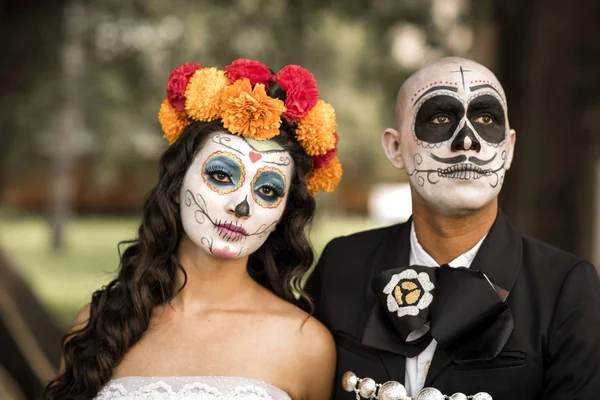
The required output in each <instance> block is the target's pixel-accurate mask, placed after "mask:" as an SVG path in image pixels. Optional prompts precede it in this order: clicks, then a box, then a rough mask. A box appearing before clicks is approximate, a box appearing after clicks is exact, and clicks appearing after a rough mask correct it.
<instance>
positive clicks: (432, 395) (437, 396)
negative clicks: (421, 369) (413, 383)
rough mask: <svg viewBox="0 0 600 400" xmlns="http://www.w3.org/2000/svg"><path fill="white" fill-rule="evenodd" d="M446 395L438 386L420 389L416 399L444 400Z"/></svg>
mask: <svg viewBox="0 0 600 400" xmlns="http://www.w3.org/2000/svg"><path fill="white" fill-rule="evenodd" d="M444 398H445V396H444V395H443V394H442V392H440V391H439V390H437V389H436V388H424V389H421V390H420V391H419V393H418V394H417V397H415V400H444Z"/></svg>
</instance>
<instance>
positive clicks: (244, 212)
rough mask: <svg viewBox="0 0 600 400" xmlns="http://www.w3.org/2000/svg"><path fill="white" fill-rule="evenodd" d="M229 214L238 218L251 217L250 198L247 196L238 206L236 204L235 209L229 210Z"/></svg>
mask: <svg viewBox="0 0 600 400" xmlns="http://www.w3.org/2000/svg"><path fill="white" fill-rule="evenodd" d="M229 212H230V213H232V214H233V215H235V216H236V217H238V218H248V217H250V204H248V196H246V197H245V198H244V200H242V201H241V202H239V203H238V204H234V205H233V207H231V208H230V209H229Z"/></svg>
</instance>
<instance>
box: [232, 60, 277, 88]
mask: <svg viewBox="0 0 600 400" xmlns="http://www.w3.org/2000/svg"><path fill="white" fill-rule="evenodd" d="M225 75H227V77H228V78H229V80H230V81H231V83H234V82H235V81H238V80H240V79H243V78H248V80H249V81H250V85H251V86H254V85H256V84H257V83H262V84H263V85H265V89H268V88H269V85H268V84H267V82H268V81H272V80H273V74H272V73H271V71H269V68H268V67H267V66H266V65H265V64H263V63H261V62H260V61H254V60H248V59H247V58H240V59H237V60H235V61H234V62H232V63H231V65H229V66H227V67H225Z"/></svg>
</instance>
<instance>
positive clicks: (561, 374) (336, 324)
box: [308, 213, 600, 400]
mask: <svg viewBox="0 0 600 400" xmlns="http://www.w3.org/2000/svg"><path fill="white" fill-rule="evenodd" d="M410 224H411V222H410V221H409V222H407V223H404V224H399V225H394V226H391V227H387V228H382V229H376V230H371V231H366V232H360V233H357V234H354V235H351V236H347V237H341V238H336V239H334V240H332V241H331V242H330V243H329V244H328V245H327V246H326V248H325V250H324V251H323V254H322V256H321V259H320V260H319V263H318V265H317V267H316V270H315V272H314V274H313V276H312V277H311V280H310V281H309V284H308V292H309V294H310V295H311V296H312V298H313V299H314V301H315V305H316V312H315V316H316V317H317V318H318V319H319V320H320V321H321V322H323V323H324V324H325V325H326V326H327V327H328V328H329V330H330V331H331V332H332V334H333V335H334V338H335V340H336V344H337V351H338V364H337V372H336V384H335V392H334V395H333V398H334V399H339V400H343V399H348V400H349V399H353V398H354V394H353V393H346V392H344V391H343V390H342V389H341V386H340V382H341V376H342V375H343V374H344V373H345V372H346V371H353V372H354V373H356V374H357V375H358V376H359V377H362V378H364V377H370V378H373V379H374V380H375V381H376V382H378V383H383V382H385V381H388V380H396V381H399V382H402V383H403V382H404V374H405V361H406V359H405V358H404V357H403V356H401V355H398V354H396V353H392V352H389V351H384V350H380V349H376V348H373V347H371V346H367V345H365V344H363V340H362V338H363V335H364V333H365V328H366V325H367V320H368V319H369V316H370V314H371V312H372V311H373V309H374V307H377V306H379V305H378V301H377V299H376V297H375V295H374V293H373V292H372V290H371V281H372V279H373V277H374V276H375V275H376V274H377V273H379V272H381V271H383V270H386V269H390V268H398V267H402V266H407V265H408V262H409V254H410V240H409V237H410ZM470 268H471V269H476V270H479V271H481V272H483V273H485V274H486V275H487V276H488V277H489V278H490V280H491V281H492V282H494V283H495V284H497V285H499V286H500V287H502V288H505V289H507V290H509V291H510V294H509V296H508V299H507V305H508V307H509V308H510V312H511V313H512V318H513V320H514V330H513V331H512V334H511V335H510V337H509V338H508V341H507V342H506V344H505V345H504V347H503V348H502V351H501V352H500V353H499V354H498V355H497V356H496V357H495V358H494V359H492V360H490V361H474V362H467V363H465V362H455V361H453V357H452V352H449V351H446V350H443V349H441V348H440V346H438V348H437V350H436V352H435V355H434V358H433V360H432V363H431V366H430V368H429V372H428V375H427V380H426V382H425V386H433V387H436V388H437V389H439V390H441V391H442V393H445V394H447V395H451V394H453V393H455V392H462V393H465V394H467V395H473V394H475V393H477V392H480V391H485V392H488V393H490V394H491V395H492V397H493V398H494V400H509V399H510V400H517V399H523V400H531V399H545V400H558V399H565V400H566V399H569V400H576V399H582V400H583V399H586V400H592V399H594V400H598V399H600V282H599V279H598V274H597V272H596V270H595V268H594V266H593V265H592V264H590V263H589V262H586V261H583V260H581V259H579V258H577V257H575V256H573V255H571V254H568V253H565V252H563V251H561V250H558V249H556V248H553V247H551V246H548V245H546V244H544V243H541V242H539V241H536V240H533V239H529V238H525V237H522V236H520V235H519V234H518V233H517V232H516V231H515V230H514V228H513V227H512V226H511V225H510V223H509V222H508V220H507V218H506V217H505V216H504V215H503V214H502V213H499V214H498V217H497V219H496V221H495V223H494V225H493V226H492V228H491V230H490V232H489V234H488V236H487V237H486V239H485V240H484V242H483V243H482V245H481V248H480V250H479V252H478V253H477V255H476V257H475V259H474V260H473V263H472V264H471V267H470ZM474 301H476V299H474ZM476 339H477V338H473V340H476Z"/></svg>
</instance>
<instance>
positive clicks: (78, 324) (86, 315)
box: [69, 304, 91, 333]
mask: <svg viewBox="0 0 600 400" xmlns="http://www.w3.org/2000/svg"><path fill="white" fill-rule="evenodd" d="M90 309H91V305H90V304H87V305H86V306H85V307H83V308H82V309H81V310H80V311H79V313H77V317H75V322H74V323H73V326H72V327H71V329H70V331H69V332H70V333H73V332H75V331H78V330H80V329H83V328H85V327H86V326H87V324H88V322H89V320H90Z"/></svg>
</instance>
